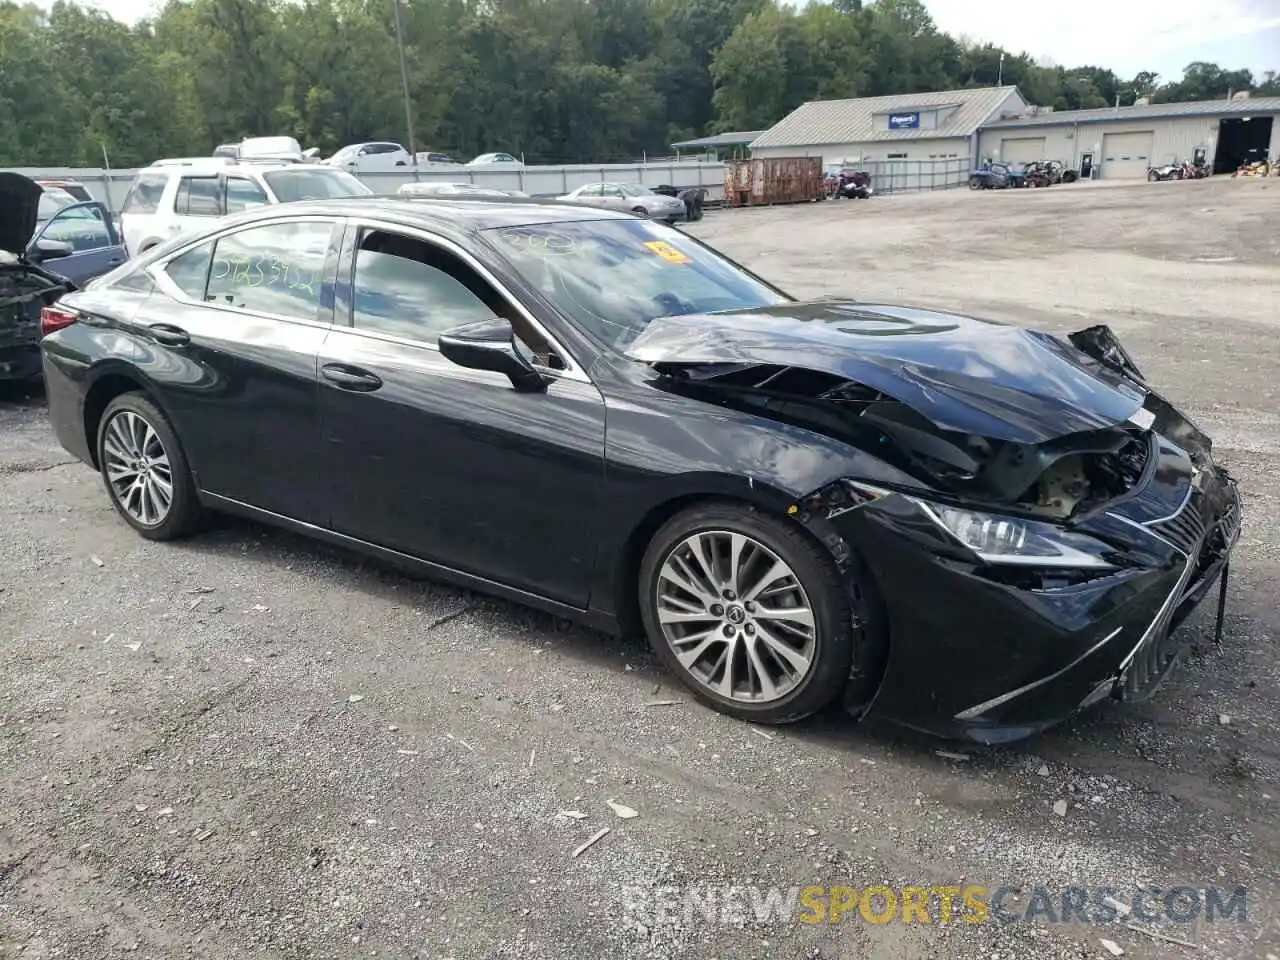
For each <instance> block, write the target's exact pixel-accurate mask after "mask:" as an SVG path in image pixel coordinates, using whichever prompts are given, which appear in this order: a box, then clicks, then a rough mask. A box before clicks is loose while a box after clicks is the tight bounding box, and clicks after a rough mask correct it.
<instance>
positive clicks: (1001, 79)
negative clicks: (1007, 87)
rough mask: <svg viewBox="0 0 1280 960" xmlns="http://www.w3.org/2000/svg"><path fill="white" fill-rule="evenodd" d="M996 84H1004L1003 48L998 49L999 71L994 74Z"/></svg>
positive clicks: (998, 85) (1001, 85) (999, 85)
mask: <svg viewBox="0 0 1280 960" xmlns="http://www.w3.org/2000/svg"><path fill="white" fill-rule="evenodd" d="M996 86H997V87H1003V86H1004V51H1003V50H1001V51H1000V72H999V74H998V75H997V76H996Z"/></svg>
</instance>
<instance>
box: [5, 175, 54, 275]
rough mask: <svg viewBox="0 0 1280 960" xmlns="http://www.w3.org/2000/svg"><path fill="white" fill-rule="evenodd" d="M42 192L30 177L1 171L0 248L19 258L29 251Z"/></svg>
mask: <svg viewBox="0 0 1280 960" xmlns="http://www.w3.org/2000/svg"><path fill="white" fill-rule="evenodd" d="M43 192H44V191H43V190H42V189H41V187H40V184H38V183H36V182H35V181H34V180H32V179H31V178H30V177H24V176H23V175H22V174H20V173H6V172H3V171H0V250H5V251H7V252H9V253H12V254H13V255H14V256H18V257H20V256H22V255H23V254H25V253H26V252H27V244H28V243H30V242H31V237H32V236H33V235H34V234H35V232H36V219H37V214H38V213H39V209H40V194H41V193H43Z"/></svg>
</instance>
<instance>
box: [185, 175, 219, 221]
mask: <svg viewBox="0 0 1280 960" xmlns="http://www.w3.org/2000/svg"><path fill="white" fill-rule="evenodd" d="M218 189H219V185H218V178H217V177H183V178H182V181H181V182H180V183H179V184H178V195H177V196H176V197H175V198H174V202H173V210H174V212H175V213H180V214H185V215H187V216H189V217H218V216H221V215H222V199H221V197H220V196H219V195H218Z"/></svg>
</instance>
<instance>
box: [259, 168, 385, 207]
mask: <svg viewBox="0 0 1280 960" xmlns="http://www.w3.org/2000/svg"><path fill="white" fill-rule="evenodd" d="M262 179H264V180H266V181H267V186H269V187H270V188H271V192H272V193H274V194H275V195H276V199H278V200H279V201H280V202H281V203H293V202H294V201H295V200H334V199H338V198H340V197H367V196H370V195H371V194H372V193H373V191H372V190H370V189H369V188H368V187H367V186H365V185H364V183H362V182H361V181H360V180H357V179H356V178H355V177H353V176H352V175H351V174H349V173H347V172H346V171H345V170H316V169H314V168H312V169H307V170H277V171H275V172H274V173H265V174H263V175H262Z"/></svg>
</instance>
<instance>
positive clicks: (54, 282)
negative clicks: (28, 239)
mask: <svg viewBox="0 0 1280 960" xmlns="http://www.w3.org/2000/svg"><path fill="white" fill-rule="evenodd" d="M73 289H75V288H74V286H73V285H72V284H71V283H70V281H68V280H65V279H63V278H61V277H58V276H56V275H54V274H51V273H48V272H47V271H45V270H42V269H40V268H38V267H34V266H31V265H29V264H24V263H5V264H0V380H26V379H30V378H34V377H38V376H39V375H40V369H41V363H40V308H41V307H43V306H45V305H47V304H50V303H53V302H54V301H55V300H56V299H57V298H58V297H59V296H61V295H62V294H64V293H66V292H67V291H68V290H73Z"/></svg>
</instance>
